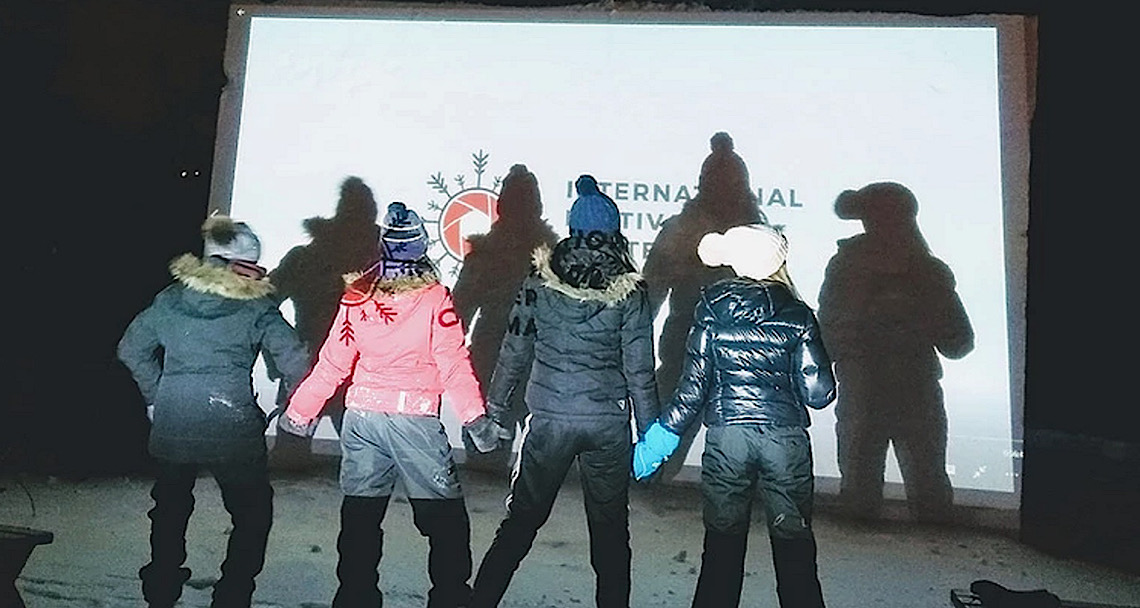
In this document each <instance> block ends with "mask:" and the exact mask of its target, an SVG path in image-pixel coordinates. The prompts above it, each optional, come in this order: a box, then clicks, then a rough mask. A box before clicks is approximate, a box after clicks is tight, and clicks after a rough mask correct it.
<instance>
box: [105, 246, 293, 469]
mask: <svg viewBox="0 0 1140 608" xmlns="http://www.w3.org/2000/svg"><path fill="white" fill-rule="evenodd" d="M170 271H171V274H173V275H174V278H175V279H176V280H175V282H174V283H172V284H171V285H170V286H169V287H167V288H166V289H164V290H162V291H161V292H159V294H158V295H157V296H155V298H154V302H153V303H152V304H151V305H150V306H149V307H147V308H146V309H145V310H143V311H142V312H140V313H139V314H138V315H137V316H136V317H135V318H134V320H133V321H131V323H130V325H129V326H128V327H127V330H126V332H125V333H124V334H123V337H122V339H121V340H120V341H119V347H118V355H119V359H120V360H122V362H123V364H124V365H126V366H127V368H128V369H129V370H130V372H131V375H132V376H134V379H135V382H137V383H138V386H139V391H140V392H141V393H142V396H143V399H144V400H145V401H146V403H147V405H153V406H154V420H153V424H152V427H151V432H150V444H149V447H150V452H151V454H152V455H154V456H155V457H157V458H161V459H164V460H170V461H174V462H199V463H211V462H225V461H228V460H233V459H248V458H256V457H258V456H260V455H262V454H264V453H265V414H264V412H263V411H262V410H261V408H260V407H259V406H258V404H257V400H256V396H255V395H254V393H253V381H252V376H251V370H252V369H253V364H254V361H255V360H256V359H257V356H258V354H259V353H260V352H261V350H262V349H265V350H266V351H267V354H269V355H271V356H272V357H273V360H274V363H275V364H276V367H277V369H278V370H280V372H281V373H282V376H283V380H282V381H283V382H285V383H287V384H288V386H290V387H293V386H296V384H297V383H299V382H300V381H301V379H302V378H303V377H304V376H305V374H306V373H308V369H309V355H308V352H307V350H306V349H305V347H304V345H303V344H302V343H301V341H300V340H299V339H298V337H297V335H296V333H295V332H294V330H293V327H292V326H291V325H289V323H288V322H287V321H286V320H285V319H284V318H283V317H282V316H281V312H280V311H279V310H278V308H277V305H276V303H275V302H274V300H272V299H271V298H270V297H268V296H269V295H270V294H271V293H272V291H273V287H272V285H271V284H270V283H269V282H268V280H266V279H261V280H255V279H251V278H246V277H242V276H239V275H237V274H235V273H233V272H231V271H230V270H228V269H227V268H225V267H224V266H219V265H215V264H213V263H210V262H202V261H201V260H199V259H198V258H196V257H195V256H193V255H190V254H186V255H183V256H181V257H179V258H177V259H175V260H174V261H173V262H171V264H170Z"/></svg>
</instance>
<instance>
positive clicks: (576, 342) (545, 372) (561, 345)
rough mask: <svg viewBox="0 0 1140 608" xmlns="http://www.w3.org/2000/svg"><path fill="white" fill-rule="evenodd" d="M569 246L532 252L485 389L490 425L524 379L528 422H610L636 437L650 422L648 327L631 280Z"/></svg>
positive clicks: (608, 258)
mask: <svg viewBox="0 0 1140 608" xmlns="http://www.w3.org/2000/svg"><path fill="white" fill-rule="evenodd" d="M573 238H574V237H571V239H566V240H564V241H562V242H561V243H559V245H558V246H557V247H556V248H555V250H554V252H552V251H551V249H550V248H548V247H545V246H544V247H540V248H538V249H537V250H535V253H534V256H533V263H534V271H533V272H532V273H531V275H530V276H528V277H527V278H526V279H525V280H524V281H523V285H522V287H521V288H520V290H519V293H518V296H517V297H516V299H515V304H514V307H513V308H512V310H511V314H510V317H509V319H510V320H509V322H508V327H507V335H506V336H505V337H504V339H503V344H502V347H501V348H500V350H499V359H498V362H497V363H496V366H495V371H494V373H493V374H492V377H491V382H490V386H489V387H488V389H487V409H488V413H489V414H490V416H491V417H492V418H496V417H497V416H499V415H500V414H501V413H504V412H506V411H507V409H506V408H507V404H508V403H510V395H511V394H512V393H513V392H514V391H515V390H516V389H517V388H519V386H518V385H519V384H520V383H521V381H522V379H524V378H526V377H527V374H526V373H525V372H526V371H527V370H530V377H529V380H528V381H527V386H526V403H527V406H528V407H529V409H530V412H531V414H533V415H535V416H546V417H554V418H562V419H574V418H592V419H597V418H599V417H612V418H613V419H614V421H615V422H616V423H619V424H620V423H624V424H629V419H630V415H631V413H632V415H633V416H634V419H635V420H636V422H637V427H638V429H639V430H640V431H644V430H645V429H646V428H648V426H649V424H650V423H652V422H653V420H654V419H655V418H656V415H657V412H658V402H657V385H656V381H655V379H654V366H655V360H654V357H653V319H652V316H651V314H650V312H649V303H648V298H647V295H646V289H645V285H644V282H643V281H642V280H641V275H640V274H639V273H637V272H636V271H634V270H633V266H632V264H631V263H628V262H626V261H624V259H623V260H622V261H620V262H619V261H617V260H618V258H619V257H620V256H618V255H615V254H613V252H612V251H611V252H609V253H607V252H606V251H605V248H604V247H603V248H601V249H592V248H590V247H587V246H586V245H585V244H584V243H579V244H577V245H576V244H574V243H572V242H571V241H572V240H573Z"/></svg>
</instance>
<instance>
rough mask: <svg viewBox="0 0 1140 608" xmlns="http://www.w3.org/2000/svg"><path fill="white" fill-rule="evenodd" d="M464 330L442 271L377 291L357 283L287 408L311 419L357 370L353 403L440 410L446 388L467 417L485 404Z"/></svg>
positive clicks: (423, 412) (419, 412) (408, 411)
mask: <svg viewBox="0 0 1140 608" xmlns="http://www.w3.org/2000/svg"><path fill="white" fill-rule="evenodd" d="M464 338H465V336H464V331H463V324H462V323H461V322H460V319H459V315H457V314H456V313H455V308H454V305H453V304H452V301H451V293H450V292H449V291H448V289H447V287H445V286H443V285H441V284H440V283H439V282H438V281H437V280H436V279H435V278H434V277H431V276H428V277H422V278H410V279H409V278H402V279H396V280H389V281H381V282H379V283H377V284H376V285H375V288H374V289H372V290H371V293H361V292H360V291H357V290H355V289H354V288H353V286H350V287H349V288H348V289H347V290H346V291H345V296H344V297H343V298H342V299H341V302H340V308H339V310H338V311H337V315H336V319H335V320H334V321H333V325H332V327H331V328H330V329H329V335H328V336H327V337H326V338H325V342H324V345H323V346H321V350H320V354H319V358H318V359H317V363H316V365H315V366H314V367H313V369H312V371H311V372H309V375H308V376H307V377H306V378H305V380H304V381H302V382H301V384H300V385H299V386H298V387H297V390H296V391H295V392H294V393H293V396H292V397H291V398H290V399H289V407H288V409H287V410H286V412H285V415H286V416H288V417H289V418H290V420H292V421H293V422H295V423H297V424H302V425H304V424H308V423H310V422H311V421H312V420H313V419H314V418H316V417H317V416H318V415H319V414H320V413H321V409H322V408H324V406H325V402H326V401H328V399H329V398H330V397H332V395H333V393H334V392H335V391H336V389H337V387H338V386H340V384H341V383H343V382H344V381H345V379H347V378H348V377H349V375H350V374H351V376H352V381H351V382H352V383H351V384H350V385H349V388H348V392H347V394H346V396H345V407H347V408H351V409H358V410H367V411H372V412H384V413H390V414H405V415H409V416H439V404H440V395H441V394H443V393H444V392H446V393H447V395H448V399H449V401H450V404H451V406H452V407H453V408H454V410H455V413H456V414H457V415H458V417H459V420H460V421H461V422H462V423H463V424H467V423H469V422H471V421H472V420H474V419H476V418H478V417H479V416H480V415H482V414H483V413H484V411H485V408H484V404H483V397H482V393H481V392H480V390H479V381H478V380H477V379H476V378H475V373H474V372H473V371H472V368H471V360H470V355H469V353H468V351H467V346H466V344H465V340H464Z"/></svg>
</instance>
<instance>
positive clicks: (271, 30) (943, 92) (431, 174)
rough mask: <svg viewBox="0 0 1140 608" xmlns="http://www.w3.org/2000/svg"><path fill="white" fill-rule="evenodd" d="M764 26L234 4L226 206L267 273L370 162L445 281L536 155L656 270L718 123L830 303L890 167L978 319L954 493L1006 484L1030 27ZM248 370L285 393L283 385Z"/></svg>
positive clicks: (956, 401)
mask: <svg viewBox="0 0 1140 608" xmlns="http://www.w3.org/2000/svg"><path fill="white" fill-rule="evenodd" d="M764 19H765V16H764V15H760V14H751V15H749V14H706V13H692V14H685V13H677V14H673V13H670V14H655V13H648V12H645V13H642V12H636V11H632V12H627V13H621V12H613V13H611V12H603V11H601V10H600V9H599V10H598V11H592V10H588V9H581V10H577V11H565V10H563V11H553V12H549V13H546V12H543V11H533V10H531V11H525V12H523V11H509V10H490V9H488V10H486V11H482V10H473V9H468V10H466V11H457V10H454V9H452V10H448V9H444V8H431V7H419V8H417V9H405V10H402V11H401V10H398V9H359V8H357V9H347V8H345V9H342V10H334V9H330V8H324V9H315V8H314V9H312V10H306V9H305V8H304V7H296V6H292V7H287V8H286V7H272V6H264V5H247V6H243V7H232V8H231V31H230V41H229V50H228V55H227V58H228V65H227V71H228V75H229V78H230V84H229V86H228V87H227V89H226V92H225V94H224V96H223V100H222V109H221V119H220V125H219V140H218V145H217V154H216V158H215V167H214V185H213V191H212V197H213V200H212V201H211V207H212V208H213V209H221V210H225V211H229V212H231V213H232V214H234V215H235V216H237V217H240V218H241V219H242V220H244V221H246V222H249V223H250V224H251V225H252V226H254V227H255V228H256V229H257V230H258V232H259V234H260V235H261V237H262V243H263V258H262V263H263V264H264V265H265V266H267V267H269V268H273V267H274V266H275V265H276V264H277V263H278V261H279V260H280V259H281V257H282V256H283V255H284V254H285V252H286V251H288V250H289V249H290V248H291V247H293V246H295V245H297V244H301V243H304V242H306V240H307V237H306V234H305V233H304V232H303V230H302V224H301V222H302V220H304V219H305V218H309V217H314V216H326V217H327V216H330V215H331V214H332V212H333V208H334V206H335V204H336V198H337V193H338V187H339V184H340V182H341V181H342V180H343V179H344V178H345V177H347V176H359V177H360V178H362V179H363V181H364V182H365V183H366V184H367V185H368V186H369V187H370V188H371V189H372V191H373V192H374V194H375V197H376V201H377V202H378V203H379V204H380V205H381V208H383V206H384V205H386V204H387V203H388V202H390V201H403V202H405V203H406V204H407V205H408V206H409V207H411V208H413V209H415V210H417V212H419V214H420V215H421V216H422V217H423V218H424V219H425V221H426V222H427V223H428V228H429V230H430V231H431V232H432V238H433V240H434V241H435V242H434V243H433V246H432V252H433V258H434V259H435V260H436V261H437V262H438V263H439V265H440V266H441V270H442V271H443V275H444V280H445V282H446V283H449V284H451V283H453V282H454V281H455V277H456V276H457V273H458V270H459V269H460V268H461V265H462V255H463V247H464V242H463V240H464V238H466V237H467V236H469V235H471V234H479V233H484V232H486V231H487V230H488V229H489V227H490V225H491V222H492V221H493V220H494V218H495V217H496V216H495V213H496V211H495V208H494V202H495V195H496V193H497V191H498V186H499V180H501V178H502V177H503V176H505V175H506V173H507V170H508V169H509V168H510V167H511V165H513V164H516V163H523V164H525V165H526V166H527V168H528V169H529V170H530V171H532V172H533V173H534V174H535V175H536V176H537V178H538V182H539V187H540V188H541V195H542V202H543V204H544V216H545V217H546V218H547V220H548V221H549V222H550V223H551V224H552V225H553V226H554V227H555V229H556V230H557V231H558V232H560V233H561V234H565V231H566V225H565V216H566V212H567V211H568V209H569V206H570V204H571V203H572V202H573V199H574V193H573V182H574V180H575V178H576V177H578V176H579V175H580V174H583V173H589V174H592V175H594V176H596V177H597V179H598V181H599V182H601V183H602V184H603V186H604V188H605V189H606V191H607V192H608V194H609V195H610V196H611V197H613V198H614V199H615V202H617V204H618V206H619V207H620V209H621V211H622V214H623V222H624V224H623V228H622V230H623V232H624V233H625V235H626V236H627V237H628V238H629V240H630V241H631V243H632V246H633V250H634V255H635V257H636V258H637V259H638V260H639V261H643V260H644V257H645V255H646V254H647V252H648V251H649V248H650V245H651V244H652V243H653V240H654V237H655V236H656V235H657V233H658V231H659V229H660V226H661V223H662V221H664V220H665V219H667V218H669V217H670V216H672V215H674V214H676V213H677V212H679V211H680V209H681V206H682V205H683V204H684V203H685V202H686V201H687V200H689V199H690V198H692V197H693V196H694V195H695V194H696V192H697V178H698V175H699V171H700V167H701V163H702V161H703V160H704V159H705V157H706V156H707V155H708V154H709V140H710V137H711V136H712V135H713V134H714V133H716V132H720V131H724V132H727V133H729V134H730V135H731V137H732V139H733V141H734V142H735V150H736V152H737V153H738V154H739V155H740V156H741V157H742V158H743V159H744V161H745V162H746V163H747V165H748V169H749V173H750V179H751V186H752V189H753V190H754V191H755V193H756V195H757V198H758V201H759V204H760V207H761V210H762V211H763V212H764V214H765V215H766V216H767V217H768V219H769V220H770V221H771V222H772V223H774V224H779V225H782V226H784V230H785V233H786V234H787V236H788V239H789V241H790V243H791V249H790V253H789V270H790V272H791V275H792V277H793V278H794V280H795V282H796V286H797V287H798V289H799V291H800V292H801V294H802V295H803V296H804V298H805V300H806V301H807V302H808V303H809V304H810V305H812V306H817V305H818V296H819V293H820V287H821V284H822V281H823V278H824V271H825V268H826V267H827V264H828V261H829V259H831V257H832V256H833V255H834V254H835V252H836V247H837V246H836V243H837V241H839V240H841V239H843V238H846V237H849V236H852V235H854V234H857V233H859V232H861V231H862V225H861V224H860V222H858V221H851V220H843V219H840V218H839V217H837V216H836V213H835V209H834V202H835V199H836V196H837V195H838V194H839V193H840V192H842V191H844V190H847V189H859V188H861V187H863V186H865V185H868V184H871V183H874V182H884V181H890V182H897V183H899V184H902V185H904V186H906V187H907V188H908V189H909V190H910V191H911V192H913V193H914V195H915V197H916V198H917V200H918V223H919V226H920V228H921V231H922V235H923V237H924V238H925V240H926V241H927V243H928V244H929V246H930V249H931V251H932V252H933V253H934V255H935V256H937V257H938V258H939V259H941V260H942V261H943V262H945V263H946V265H947V266H949V268H950V269H951V270H952V271H953V274H954V277H955V279H956V290H957V293H958V294H959V296H960V297H961V300H962V302H963V304H964V306H965V309H966V311H967V313H968V315H969V318H970V321H971V323H972V325H973V329H974V332H975V335H976V348H975V349H974V350H973V352H971V353H970V354H969V355H967V356H965V357H964V358H962V359H960V360H953V361H951V360H946V359H943V360H942V367H943V370H944V374H943V378H942V380H941V386H942V390H943V392H944V395H945V404H946V413H947V423H948V447H947V454H948V456H947V462H948V464H949V465H950V467H953V473H952V474H951V475H950V478H951V481H952V483H953V485H954V487H955V488H957V489H959V490H963V491H966V492H964V493H963V494H965V495H968V494H969V492H968V491H970V490H980V491H984V492H982V493H993V494H998V495H1015V494H1016V493H1017V491H1018V486H1019V483H1018V481H1017V476H1018V474H1019V468H1020V467H1019V451H1020V417H1021V387H1022V385H1023V380H1022V370H1023V357H1024V349H1023V341H1024V321H1023V319H1022V318H1021V315H1022V308H1021V306H1022V305H1023V303H1024V265H1025V262H1024V255H1025V254H1024V246H1025V243H1024V240H1020V239H1023V236H1022V235H1023V231H1024V228H1025V226H1024V213H1025V212H1024V209H1025V206H1026V202H1025V196H1026V188H1027V187H1026V186H1025V184H1024V182H1025V181H1026V179H1027V175H1026V167H1027V160H1026V159H1022V158H1015V157H1013V156H1011V154H1012V152H1011V151H1014V150H1025V149H1027V145H1028V136H1027V129H1028V111H1027V110H1026V101H1025V99H1024V97H1025V95H1026V93H1025V90H1026V89H1025V84H1024V80H1025V77H1024V69H1025V68H1024V65H1023V64H1022V63H1018V62H1024V57H1023V56H1022V55H1021V53H1022V52H1023V51H1022V47H1021V45H1022V41H1021V38H1020V34H1019V33H1018V23H1013V24H1012V26H1011V22H1010V20H1011V19H1015V18H1009V17H1002V18H998V17H989V18H987V17H975V18H968V19H967V18H961V19H958V20H950V19H942V20H938V19H932V18H918V17H914V18H907V19H901V18H896V19H892V20H890V22H886V23H881V24H877V23H872V22H871V19H870V18H869V17H868V16H866V15H859V16H855V15H852V16H849V17H844V16H842V15H829V16H827V17H826V19H824V18H822V17H820V18H817V19H815V20H814V21H813V20H811V19H809V18H808V17H803V16H800V17H798V18H797V19H798V20H797V21H795V22H793V21H791V18H789V17H784V18H783V19H784V20H783V21H782V22H775V21H772V20H771V19H769V20H768V21H765V20H764ZM856 20H857V21H856ZM1011 87H1012V88H1011ZM1011 99H1013V101H1011ZM1003 146H1005V149H1006V150H1007V153H1006V155H1005V156H1003ZM658 327H660V323H658ZM261 375H263V374H261ZM259 383H260V384H261V386H260V387H259V393H260V395H261V396H262V399H263V400H265V403H264V404H263V405H264V407H265V408H266V409H271V408H272V407H273V406H272V404H271V403H269V401H271V399H272V396H273V395H275V394H276V392H275V389H274V388H273V387H272V385H271V384H270V383H269V381H268V379H267V378H261V379H260V380H259ZM834 409H835V408H834V407H829V408H828V409H825V410H823V411H819V412H812V416H813V418H812V421H813V424H812V427H811V432H812V441H813V444H814V449H815V466H816V473H817V475H819V476H820V477H822V478H828V477H837V476H838V474H839V473H838V468H837V464H836V440H835V431H834V426H835V413H834ZM444 411H445V414H444V420H445V422H446V424H447V426H448V429H449V431H452V432H453V431H455V430H456V428H457V425H456V424H455V421H454V420H452V419H449V418H448V417H447V416H448V414H447V408H446V407H445V408H444ZM330 433H331V430H330V429H329V428H327V426H326V427H325V428H324V429H323V430H322V431H321V434H320V435H319V436H324V437H334V436H335V435H332V434H330ZM452 436H453V443H454V444H455V445H460V443H459V442H458V440H457V436H456V434H454V433H453V435H452ZM702 444H703V440H702V438H701V437H698V439H697V442H696V444H695V445H694V447H693V449H691V450H690V451H689V452H688V454H687V457H686V458H687V460H686V462H687V463H688V464H692V465H696V466H699V464H700V448H701V445H702ZM893 463H894V461H893V459H892V460H891V464H890V465H889V467H888V475H887V478H888V481H896V482H897V481H899V473H898V471H897V469H896V468H895V466H896V465H894V464H893ZM958 500H959V502H961V501H962V500H963V499H962V498H961V497H959V498H958Z"/></svg>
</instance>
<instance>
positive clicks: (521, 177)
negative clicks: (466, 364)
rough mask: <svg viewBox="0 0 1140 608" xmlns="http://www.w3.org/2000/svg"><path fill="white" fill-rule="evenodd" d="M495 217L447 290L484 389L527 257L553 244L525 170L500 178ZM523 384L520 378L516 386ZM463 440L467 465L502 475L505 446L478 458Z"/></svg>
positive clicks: (516, 408) (517, 399) (516, 407)
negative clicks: (467, 331)
mask: <svg viewBox="0 0 1140 608" xmlns="http://www.w3.org/2000/svg"><path fill="white" fill-rule="evenodd" d="M498 214H499V218H498V219H497V220H496V221H495V223H494V224H492V225H491V229H490V231H489V232H488V233H487V234H485V235H475V236H471V237H469V238H468V243H469V244H470V245H471V249H470V250H469V251H468V253H467V255H466V256H464V258H463V267H462V269H461V270H460V272H459V278H458V279H457V280H456V283H455V287H454V289H453V290H452V298H453V300H454V301H455V310H456V311H457V312H458V313H459V316H460V318H461V319H462V320H463V326H464V327H466V328H467V329H468V330H469V331H470V332H471V334H470V336H471V337H470V340H471V343H470V345H469V349H470V351H471V365H472V367H474V368H475V375H476V377H478V378H479V382H480V384H481V385H482V386H483V388H484V390H485V389H486V386H487V383H488V382H489V381H490V380H491V372H493V371H494V370H495V362H496V361H498V358H499V346H500V345H501V344H502V343H503V336H504V335H505V334H506V331H507V321H508V317H509V315H510V312H511V306H512V305H513V304H514V300H515V296H516V295H517V294H518V290H519V286H520V285H522V282H523V279H525V278H526V276H527V274H528V273H529V272H530V267H531V254H532V253H533V252H534V250H535V249H536V248H538V247H539V246H540V245H547V246H549V247H551V248H553V247H554V245H556V244H557V243H558V235H557V233H555V232H554V228H553V227H551V226H550V224H548V223H547V222H546V221H545V220H543V219H542V200H541V197H540V194H539V189H538V180H537V178H535V176H534V174H533V173H531V172H530V171H529V170H528V169H527V168H526V165H523V164H516V165H514V166H512V167H511V169H510V171H509V172H508V173H507V176H506V177H505V178H503V184H502V187H501V188H500V189H499V202H498ZM472 322H474V327H472ZM525 385H526V382H525V378H524V379H523V382H522V383H520V386H525ZM523 392H524V391H515V394H514V395H512V396H511V403H510V406H511V413H512V418H513V422H514V425H513V427H512V428H517V427H519V426H520V425H521V424H522V422H523V419H524V418H525V417H526V414H527V408H526V403H525V402H524V400H523V397H524V395H523ZM463 441H464V446H465V447H466V448H467V449H466V453H467V462H468V465H469V466H473V467H475V468H485V469H488V470H495V471H500V472H505V471H506V470H507V466H506V464H507V460H509V458H510V451H511V446H510V445H503V446H501V447H500V449H498V450H495V451H494V452H491V453H489V454H481V453H479V452H478V451H477V450H475V449H474V447H473V446H472V445H470V442H469V440H468V438H467V434H466V432H464V434H463Z"/></svg>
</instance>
